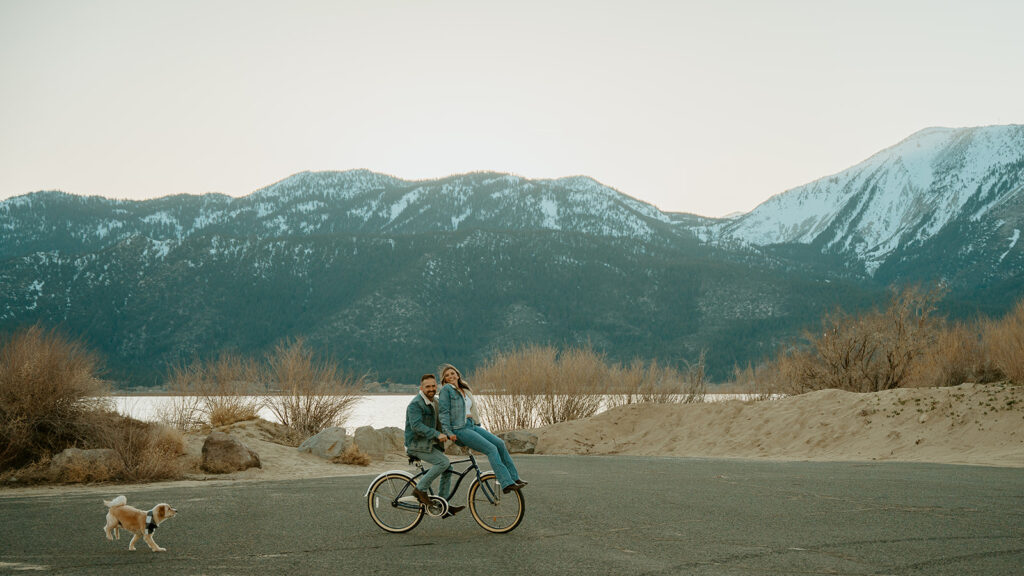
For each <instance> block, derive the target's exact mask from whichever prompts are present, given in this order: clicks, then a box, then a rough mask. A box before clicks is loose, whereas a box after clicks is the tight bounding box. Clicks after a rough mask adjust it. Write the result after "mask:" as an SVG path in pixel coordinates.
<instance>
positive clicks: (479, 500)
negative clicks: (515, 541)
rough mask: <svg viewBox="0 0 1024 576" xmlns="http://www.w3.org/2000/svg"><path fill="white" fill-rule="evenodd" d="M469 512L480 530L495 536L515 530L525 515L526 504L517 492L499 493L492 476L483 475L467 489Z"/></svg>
mask: <svg viewBox="0 0 1024 576" xmlns="http://www.w3.org/2000/svg"><path fill="white" fill-rule="evenodd" d="M468 499H469V511H470V512H472V513H473V519H474V520H476V523H477V524H479V525H480V527H481V528H483V529H484V530H487V531H488V532H493V533H495V534H506V533H508V532H511V531H513V530H515V529H516V526H519V523H520V522H522V521H523V516H524V515H525V514H526V502H525V501H524V500H523V495H522V494H521V493H520V492H519V490H511V491H509V493H508V494H502V493H501V485H500V484H499V483H498V479H497V478H496V477H495V476H494V474H484V475H483V476H482V477H481V478H480V480H477V481H476V482H473V485H472V486H470V487H469V497H468Z"/></svg>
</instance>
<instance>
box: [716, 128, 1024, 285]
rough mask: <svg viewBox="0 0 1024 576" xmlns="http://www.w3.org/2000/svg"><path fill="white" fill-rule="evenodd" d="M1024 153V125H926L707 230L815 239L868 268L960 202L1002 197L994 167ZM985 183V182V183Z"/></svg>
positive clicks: (758, 240)
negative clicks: (840, 169)
mask: <svg viewBox="0 0 1024 576" xmlns="http://www.w3.org/2000/svg"><path fill="white" fill-rule="evenodd" d="M1022 160H1024V126H990V127H983V128H963V129H951V128H929V129H926V130H922V131H920V132H918V133H916V134H914V135H912V136H910V137H909V138H907V139H906V140H904V141H902V142H900V143H899V144H896V145H895V146H892V147H890V148H887V149H885V150H882V151H881V152H879V153H877V154H875V155H873V156H872V157H870V158H868V159H867V160H865V161H864V162H862V163H861V164H858V165H857V166H854V167H852V168H850V169H847V170H844V171H843V172H840V173H838V174H835V175H833V176H830V177H827V178H823V179H820V180H817V181H815V182H811V183H809V184H807V185H804V186H800V187H797V188H794V189H792V190H789V191H787V192H784V193H782V194H779V195H777V196H774V197H772V198H770V199H769V200H767V201H766V202H764V203H762V204H761V205H759V206H758V207H757V208H755V209H754V210H753V211H752V212H750V213H749V214H747V215H746V216H743V217H740V218H738V219H735V220H732V221H727V222H725V223H722V224H717V225H712V226H711V227H710V228H709V230H708V232H707V233H706V234H705V237H707V238H718V239H722V240H726V239H727V240H739V241H741V242H743V243H747V244H753V245H761V246H763V245H770V244H780V243H798V244H811V243H819V244H820V245H821V246H822V247H823V250H825V251H829V252H844V253H852V254H854V255H855V256H856V257H857V258H859V259H860V260H861V261H862V262H863V263H864V264H865V267H866V269H867V271H868V272H869V273H874V271H876V270H877V269H878V267H879V266H880V265H881V264H882V263H883V262H884V261H885V259H886V258H887V257H888V256H889V255H890V254H892V253H893V252H894V251H896V250H897V249H899V248H900V247H901V246H905V245H908V244H914V243H918V244H919V243H921V242H924V241H926V240H928V239H929V238H931V237H933V236H934V235H935V234H937V233H938V232H939V231H940V230H942V229H943V228H944V227H945V226H946V225H947V224H949V223H950V222H951V221H953V220H954V219H956V218H958V217H960V216H962V215H964V214H963V211H964V208H965V206H967V205H968V204H969V203H971V202H972V200H973V202H974V203H975V204H978V203H980V204H981V205H980V207H979V208H976V209H974V214H975V215H976V216H978V217H980V216H983V215H984V214H985V213H986V212H987V211H988V210H989V209H991V208H992V207H993V206H995V205H996V204H998V203H999V202H1000V201H1004V200H1005V199H1006V196H1007V193H1006V192H1005V191H1004V192H1001V193H993V190H992V188H993V187H994V183H995V180H994V179H995V175H996V174H1000V173H1002V171H1005V170H1006V169H1007V167H1010V166H1014V165H1016V164H1015V163H1019V162H1021V161H1022ZM986 186H987V188H986Z"/></svg>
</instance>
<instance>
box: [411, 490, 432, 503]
mask: <svg viewBox="0 0 1024 576" xmlns="http://www.w3.org/2000/svg"><path fill="white" fill-rule="evenodd" d="M412 495H413V496H415V497H416V499H417V500H419V501H420V504H423V505H424V506H430V496H427V493H426V492H424V491H423V490H420V489H419V488H413V489H412Z"/></svg>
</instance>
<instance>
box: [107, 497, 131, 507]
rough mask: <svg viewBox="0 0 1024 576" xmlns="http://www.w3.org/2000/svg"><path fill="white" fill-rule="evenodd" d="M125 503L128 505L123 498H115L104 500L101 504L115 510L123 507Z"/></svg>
mask: <svg viewBox="0 0 1024 576" xmlns="http://www.w3.org/2000/svg"><path fill="white" fill-rule="evenodd" d="M127 503H128V499H127V498H125V497H124V496H118V497H117V498H114V499H113V500H104V501H103V504H104V505H106V507H107V508H117V507H118V506H124V505H125V504H127Z"/></svg>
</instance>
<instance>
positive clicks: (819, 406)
mask: <svg viewBox="0 0 1024 576" xmlns="http://www.w3.org/2000/svg"><path fill="white" fill-rule="evenodd" d="M536 432H537V433H538V435H539V441H538V444H537V451H538V453H543V454H635V455H652V456H688V457H707V458H765V459H777V460H898V461H912V462H941V463H951V464H979V465H992V466H1024V387H1020V386H1009V385H976V384H964V385H962V386H956V387H950V388H927V389H923V388H914V389H901V390H890V391H885V392H878V393H871V394H856V393H851V392H842V391H839V390H823V391H819V392H812V393H809V394H802V395H799V396H792V397H787V398H782V399H778V400H770V401H761V402H740V401H729V402H719V403H713V404H690V405H634V406H626V407H622V408H618V409H613V410H610V411H608V412H605V413H602V414H599V415H597V416H594V417H591V418H587V419H585V420H577V421H572V422H563V423H560V424H556V425H554V426H549V427H546V428H542V429H539V430H537V431H536Z"/></svg>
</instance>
